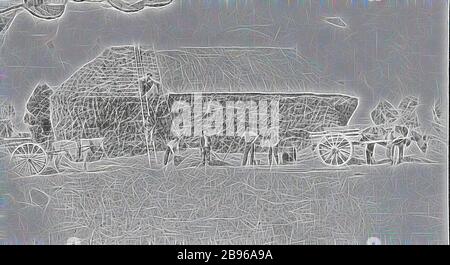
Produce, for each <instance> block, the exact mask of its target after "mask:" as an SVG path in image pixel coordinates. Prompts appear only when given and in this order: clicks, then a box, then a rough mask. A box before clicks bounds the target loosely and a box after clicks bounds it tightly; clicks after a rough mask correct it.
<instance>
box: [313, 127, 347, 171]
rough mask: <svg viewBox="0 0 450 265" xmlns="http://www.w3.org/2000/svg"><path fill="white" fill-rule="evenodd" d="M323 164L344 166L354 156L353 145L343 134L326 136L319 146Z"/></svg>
mask: <svg viewBox="0 0 450 265" xmlns="http://www.w3.org/2000/svg"><path fill="white" fill-rule="evenodd" d="M317 152H318V154H319V157H320V159H321V160H322V163H324V164H325V165H327V166H335V167H339V166H344V165H346V164H347V163H348V161H350V159H351V158H352V155H353V146H352V143H351V142H350V141H349V140H348V139H347V138H346V137H345V136H344V135H342V134H333V135H326V136H324V137H323V138H322V140H321V141H320V143H319V144H318V145H317Z"/></svg>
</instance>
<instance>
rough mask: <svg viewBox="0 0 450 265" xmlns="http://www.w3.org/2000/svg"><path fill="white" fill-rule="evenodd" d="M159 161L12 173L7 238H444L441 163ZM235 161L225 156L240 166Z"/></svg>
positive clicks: (309, 158) (307, 158)
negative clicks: (334, 165) (163, 163)
mask: <svg viewBox="0 0 450 265" xmlns="http://www.w3.org/2000/svg"><path fill="white" fill-rule="evenodd" d="M358 155H359V157H361V153H359V154H358ZM161 156H162V154H158V157H159V158H158V162H157V161H156V160H155V159H154V158H152V161H151V163H152V164H153V167H154V168H153V169H151V168H150V167H149V164H148V160H147V158H148V157H147V156H140V157H134V158H120V159H114V160H108V161H101V162H97V163H93V164H90V168H88V169H89V170H90V171H91V172H87V173H86V172H78V171H77V170H72V171H66V172H63V173H56V172H55V171H54V170H52V169H51V168H49V169H48V170H47V171H46V172H44V174H43V175H42V176H33V177H28V178H17V177H14V176H13V175H12V173H11V172H10V174H9V175H10V177H9V180H8V182H9V185H10V189H9V191H11V192H10V193H9V194H8V196H7V198H8V201H9V204H8V208H9V209H10V210H9V213H10V214H9V215H8V220H9V224H10V229H9V232H10V234H11V235H10V236H12V237H14V238H15V239H16V240H18V241H19V242H31V241H32V242H37V243H43V244H44V243H52V244H65V243H66V242H67V240H68V239H69V238H73V237H76V238H79V239H80V242H81V244H366V242H367V240H368V239H369V238H370V237H376V238H379V239H380V240H381V241H382V242H383V243H386V244H444V243H446V240H447V239H446V237H445V232H446V229H447V227H446V224H447V223H446V213H445V212H444V209H445V207H444V206H445V205H446V199H447V198H446V178H445V177H444V175H445V165H444V164H441V163H435V162H432V161H430V160H424V159H422V158H420V157H419V156H414V155H409V156H408V159H407V162H405V163H403V164H401V165H398V166H391V165H390V164H389V163H388V162H383V160H380V161H381V162H380V163H379V164H378V165H374V166H367V165H364V164H363V163H358V161H360V160H358V159H356V160H354V161H353V163H350V164H349V165H347V166H345V167H341V168H330V167H327V166H325V165H323V164H321V163H320V160H319V159H317V158H316V157H314V154H312V153H307V152H306V153H301V154H300V155H299V161H301V162H296V163H295V164H288V165H280V166H273V167H270V166H264V165H261V166H249V167H241V166H234V167H230V166H207V167H203V166H199V165H198V163H194V164H195V165H194V166H193V165H192V164H189V163H186V161H188V160H186V159H185V160H184V163H183V162H182V163H180V164H178V166H174V165H169V166H167V167H164V168H163V167H161V166H156V165H157V164H158V163H160V161H161ZM232 156H233V155H232ZM234 156H235V157H234V159H233V157H230V158H228V159H227V160H229V161H233V160H236V161H240V159H239V157H238V156H239V155H234ZM381 156H382V154H381V153H380V157H381ZM258 157H261V159H264V158H265V156H264V154H258ZM178 159H179V160H181V159H180V158H178ZM192 160H193V161H195V159H192ZM197 162H198V159H197ZM106 165H107V166H106ZM25 231H26V233H25ZM24 234H27V235H28V236H27V238H25V237H23V236H22V235H24Z"/></svg>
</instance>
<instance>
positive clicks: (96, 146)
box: [2, 134, 104, 177]
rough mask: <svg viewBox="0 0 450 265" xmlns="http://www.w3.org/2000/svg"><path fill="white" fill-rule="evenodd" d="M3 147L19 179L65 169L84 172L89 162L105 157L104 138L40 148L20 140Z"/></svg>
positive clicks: (6, 140)
mask: <svg viewBox="0 0 450 265" xmlns="http://www.w3.org/2000/svg"><path fill="white" fill-rule="evenodd" d="M22 135H24V134H22ZM2 145H3V146H4V147H5V150H6V151H7V152H9V155H10V161H9V163H10V168H11V170H12V171H14V172H15V173H16V174H17V175H18V176H20V177H27V176H35V175H40V174H42V173H43V172H44V171H45V169H46V168H48V167H52V168H53V169H54V170H56V171H57V172H58V173H59V172H63V171H66V170H68V169H73V170H80V171H86V170H87V163H88V160H91V161H92V160H94V159H92V158H95V157H97V158H99V157H101V156H103V153H104V149H103V138H97V139H80V140H79V141H56V142H52V143H50V144H39V143H35V142H33V141H32V138H31V137H20V136H19V137H11V138H4V139H3V140H2Z"/></svg>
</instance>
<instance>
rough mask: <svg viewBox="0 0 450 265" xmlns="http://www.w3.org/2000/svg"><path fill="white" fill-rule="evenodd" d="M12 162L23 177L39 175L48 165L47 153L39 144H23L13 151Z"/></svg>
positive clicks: (17, 172)
mask: <svg viewBox="0 0 450 265" xmlns="http://www.w3.org/2000/svg"><path fill="white" fill-rule="evenodd" d="M10 163H11V166H12V170H13V171H15V172H16V174H17V175H19V176H21V177H28V176H34V175H39V174H40V173H42V171H44V169H45V166H46V165H47V153H46V152H45V150H44V149H43V148H42V147H41V146H40V145H38V144H33V143H28V144H22V145H19V146H18V147H17V148H16V149H14V151H13V152H12V154H11V160H10Z"/></svg>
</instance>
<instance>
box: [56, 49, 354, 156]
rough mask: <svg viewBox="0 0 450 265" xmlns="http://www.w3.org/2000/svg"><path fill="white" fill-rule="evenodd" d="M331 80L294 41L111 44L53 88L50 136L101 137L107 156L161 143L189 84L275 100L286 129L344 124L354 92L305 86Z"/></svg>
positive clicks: (236, 96) (236, 141)
mask: <svg viewBox="0 0 450 265" xmlns="http://www.w3.org/2000/svg"><path fill="white" fill-rule="evenodd" d="M338 88H339V84H337V83H335V82H332V81H329V80H328V79H327V78H325V77H323V76H321V75H320V74H319V72H318V71H317V70H316V69H314V67H312V66H311V65H310V64H308V63H307V62H306V61H305V60H304V59H303V58H301V57H299V56H297V54H296V52H295V50H293V49H279V48H183V49H180V50H173V51H153V50H152V49H149V48H145V47H144V48H143V47H134V46H121V47H112V48H110V49H107V50H105V51H104V52H103V53H102V54H101V55H100V56H98V57H97V58H96V59H94V60H93V61H91V62H90V63H88V64H86V65H85V66H83V67H82V68H81V69H80V70H78V71H77V72H76V73H75V74H74V75H73V76H72V77H70V78H69V79H68V80H67V81H66V82H64V83H63V84H62V85H61V86H60V87H58V88H57V89H56V91H55V93H54V94H53V95H52V96H51V100H50V102H51V107H50V108H51V112H52V117H51V120H52V126H53V129H54V135H55V140H78V139H81V138H104V143H105V149H106V152H107V155H108V156H109V157H118V156H132V155H137V154H144V153H145V152H147V146H146V142H147V141H146V140H148V139H150V140H153V142H152V146H151V147H152V148H153V147H156V149H157V150H164V148H165V143H167V141H168V140H170V139H171V138H173V135H172V134H171V131H170V128H171V121H172V118H173V115H172V113H171V111H170V110H171V106H172V104H173V102H174V101H175V100H185V101H188V102H189V101H190V100H191V97H192V93H194V92H197V93H198V92H201V93H203V95H204V100H205V101H211V100H214V101H218V102H224V101H226V100H232V101H238V100H242V101H249V100H269V101H270V100H277V101H278V102H279V106H280V116H281V118H280V127H281V135H280V136H281V137H286V136H290V135H289V134H290V133H291V132H292V130H293V129H297V130H304V131H305V132H306V131H318V130H322V129H324V128H327V127H335V126H345V125H347V123H348V121H349V119H350V117H351V116H352V115H353V113H354V111H355V110H356V107H357V105H358V100H357V99H356V98H354V97H350V96H345V95H340V94H323V95H321V94H311V93H307V91H309V92H310V91H317V92H325V91H327V92H330V91H336V89H338ZM161 89H164V91H162V90H161ZM289 93H290V94H289ZM297 135H298V132H297ZM306 138H307V135H305V139H306ZM240 140H241V139H240V138H239V137H228V138H227V137H218V138H217V139H215V140H214V143H213V144H214V147H215V148H216V151H224V152H229V151H232V152H233V151H236V152H240V151H241V149H242V145H241V144H240ZM189 141H190V143H191V144H192V145H195V141H196V140H195V139H190V140H189ZM189 141H188V142H189ZM303 144H307V141H305V142H304V143H303ZM224 148H225V149H227V150H225V149H224ZM222 149H223V150H222Z"/></svg>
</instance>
